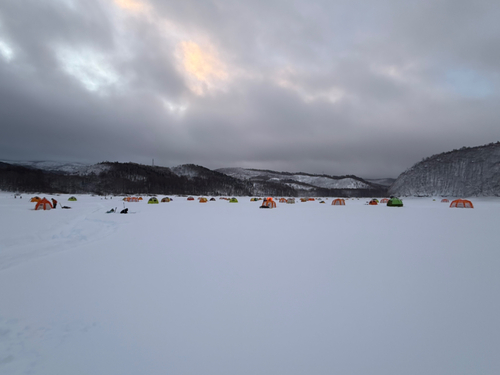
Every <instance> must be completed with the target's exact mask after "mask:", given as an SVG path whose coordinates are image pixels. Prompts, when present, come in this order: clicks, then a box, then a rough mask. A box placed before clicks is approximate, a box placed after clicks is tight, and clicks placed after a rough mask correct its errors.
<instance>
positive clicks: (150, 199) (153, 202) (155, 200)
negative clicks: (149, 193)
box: [148, 197, 158, 204]
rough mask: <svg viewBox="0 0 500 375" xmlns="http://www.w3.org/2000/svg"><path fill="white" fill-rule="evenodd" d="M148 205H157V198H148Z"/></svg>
mask: <svg viewBox="0 0 500 375" xmlns="http://www.w3.org/2000/svg"><path fill="white" fill-rule="evenodd" d="M148 204H158V198H156V197H151V198H149V200H148Z"/></svg>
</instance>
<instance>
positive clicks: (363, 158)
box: [0, 0, 500, 177]
mask: <svg viewBox="0 0 500 375" xmlns="http://www.w3.org/2000/svg"><path fill="white" fill-rule="evenodd" d="M21 3H22V4H21ZM498 16H500V4H496V3H495V2H492V1H486V0H484V1H476V2H466V1H451V0H448V1H446V0H443V1H437V2H436V1H423V2H409V1H408V2H400V1H394V0H387V1H381V2H377V3H376V4H375V3H373V2H370V1H366V0H359V1H347V0H346V1H334V2H331V1H315V2H313V3H311V2H308V1H291V2H290V1H287V2H284V1H278V0H271V1H253V2H239V1H215V0H213V1H191V0H186V1H182V2H164V1H159V0H157V1H155V0H150V1H142V0H92V1H83V0H82V1H79V0H46V1H43V2H41V1H38V0H26V1H23V2H19V1H17V0H6V1H3V2H2V4H1V5H0V103H1V104H0V115H1V118H2V120H1V121H2V132H3V136H2V137H1V138H0V149H1V150H2V152H1V154H0V157H1V158H3V159H22V160H34V159H35V160H41V159H50V160H65V161H72V160H74V161H84V162H99V161H103V160H110V161H115V160H118V161H135V162H140V163H149V162H151V159H152V158H154V159H155V164H159V165H164V166H174V165H177V164H182V163H196V164H200V165H203V166H206V167H209V168H219V167H232V166H242V167H253V168H266V169H277V170H283V171H290V172H294V171H305V172H311V173H322V172H323V173H328V174H337V175H338V174H356V175H360V176H362V177H396V176H397V175H399V173H401V172H403V171H404V170H405V169H406V168H408V167H410V166H411V165H412V164H414V163H415V162H418V161H419V160H420V159H422V157H425V156H429V155H431V154H435V153H439V152H443V151H448V150H451V149H454V148H459V147H462V146H476V145H481V144H485V143H489V142H493V141H498V140H499V139H500V126H499V124H498V119H499V118H500V116H499V115H500V110H499V109H498V107H499V106H498V105H497V102H498V99H499V83H500V73H499V70H500V68H499V67H500V64H499V63H500V26H498V22H497V19H498Z"/></svg>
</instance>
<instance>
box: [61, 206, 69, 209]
mask: <svg viewBox="0 0 500 375" xmlns="http://www.w3.org/2000/svg"><path fill="white" fill-rule="evenodd" d="M61 208H65V209H69V208H71V207H68V206H61Z"/></svg>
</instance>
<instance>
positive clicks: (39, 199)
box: [31, 197, 41, 202]
mask: <svg viewBox="0 0 500 375" xmlns="http://www.w3.org/2000/svg"><path fill="white" fill-rule="evenodd" d="M40 201H41V198H40V197H33V198H31V202H40Z"/></svg>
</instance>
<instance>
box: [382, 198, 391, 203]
mask: <svg viewBox="0 0 500 375" xmlns="http://www.w3.org/2000/svg"><path fill="white" fill-rule="evenodd" d="M387 202H389V199H387V198H384V199H381V200H380V203H387Z"/></svg>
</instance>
